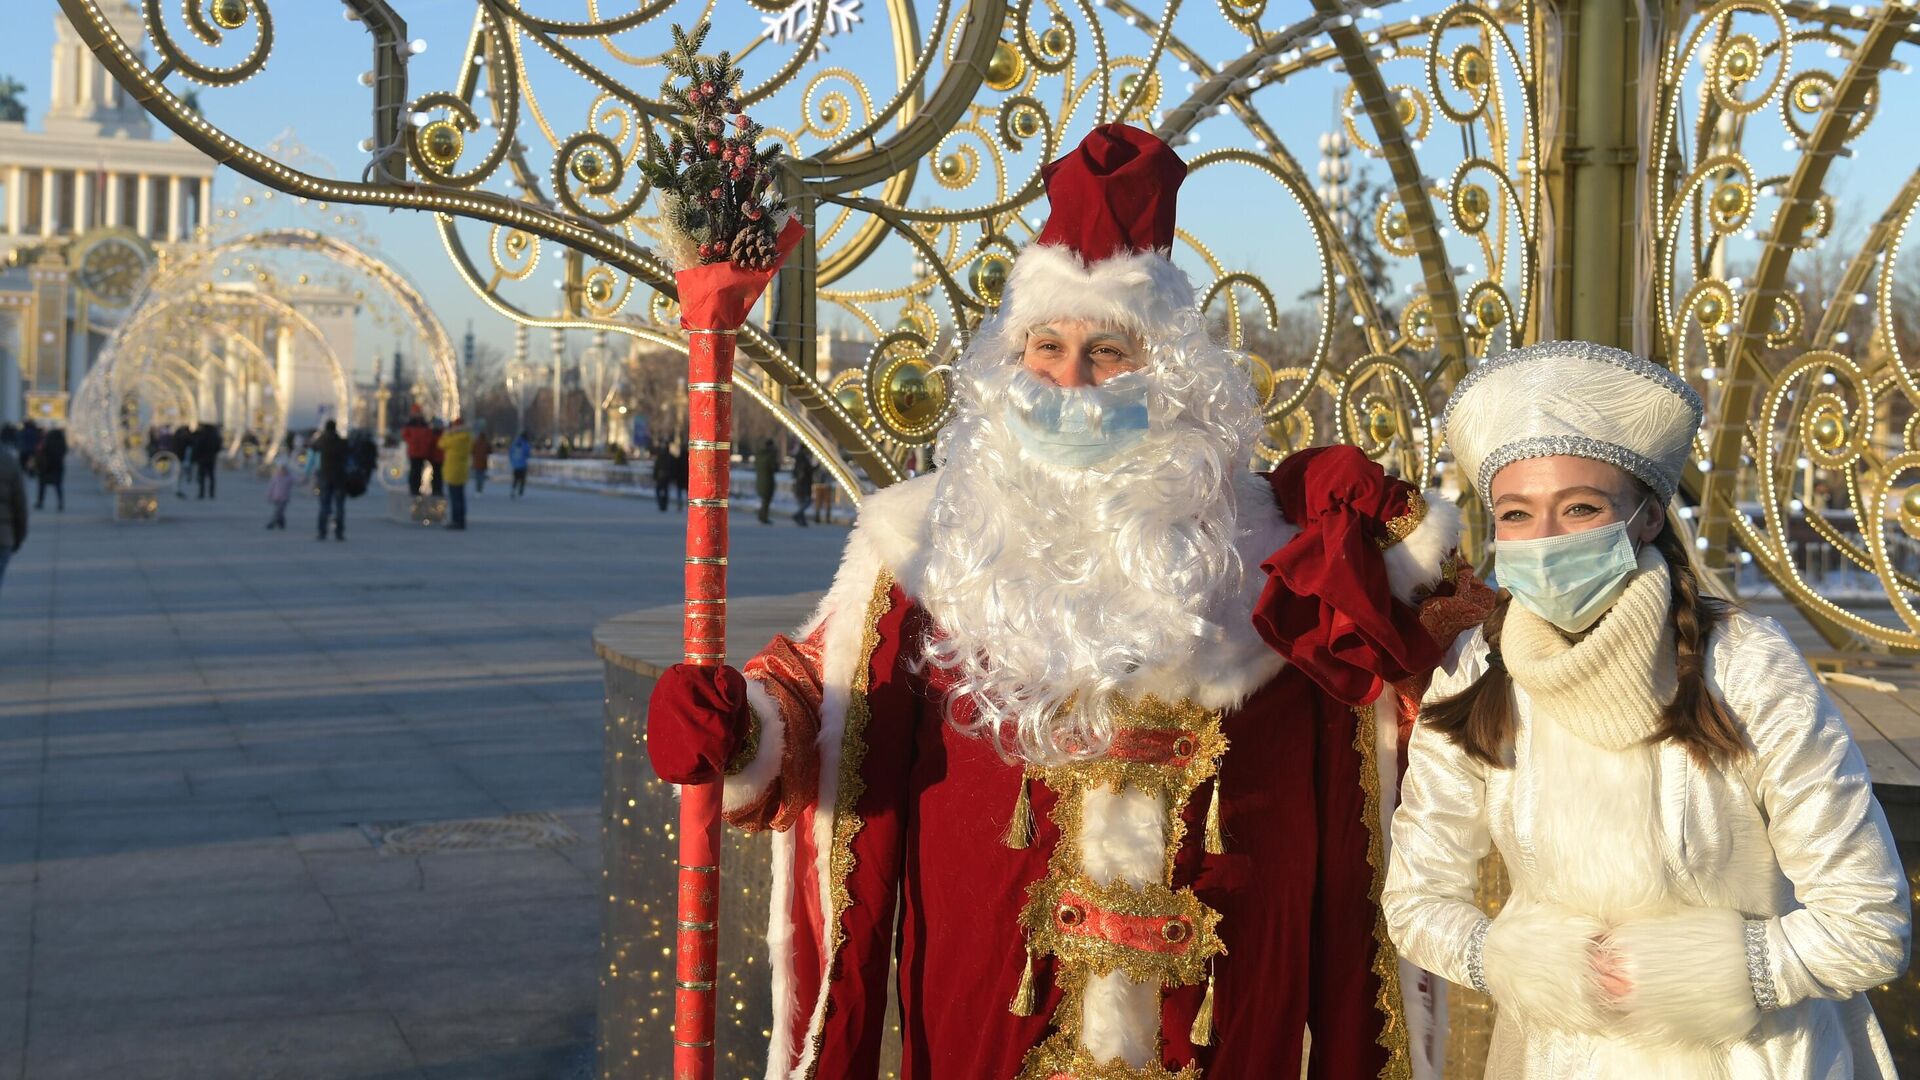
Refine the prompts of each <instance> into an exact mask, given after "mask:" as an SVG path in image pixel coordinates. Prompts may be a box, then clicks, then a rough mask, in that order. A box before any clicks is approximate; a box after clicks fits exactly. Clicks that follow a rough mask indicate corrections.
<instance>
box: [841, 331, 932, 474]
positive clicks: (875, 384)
mask: <svg viewBox="0 0 1920 1080" xmlns="http://www.w3.org/2000/svg"><path fill="white" fill-rule="evenodd" d="M926 350H927V341H926V339H925V338H922V337H921V336H920V335H918V334H912V333H903V332H899V331H896V332H894V333H891V334H888V335H887V336H886V337H884V338H881V339H880V341H879V342H878V343H877V344H875V345H874V347H873V353H872V358H871V359H869V360H868V361H867V363H866V364H865V365H864V371H865V375H866V378H865V381H864V383H863V385H862V387H861V390H862V393H863V396H864V397H865V398H866V403H867V408H868V410H869V412H870V415H871V417H872V420H873V422H874V423H875V424H877V425H879V427H880V430H881V432H882V433H883V434H885V435H886V436H887V437H888V438H889V439H892V440H893V441H894V442H896V443H898V444H900V445H902V446H925V445H927V444H929V443H931V442H932V441H933V439H934V436H935V435H936V434H938V433H939V431H940V427H941V425H943V424H945V423H946V420H947V414H948V412H949V411H950V410H951V408H952V404H953V402H952V395H951V394H949V393H948V392H947V381H946V380H947V376H946V375H945V374H944V373H943V372H939V371H935V370H934V365H933V364H932V363H931V362H930V361H928V359H927V352H926Z"/></svg>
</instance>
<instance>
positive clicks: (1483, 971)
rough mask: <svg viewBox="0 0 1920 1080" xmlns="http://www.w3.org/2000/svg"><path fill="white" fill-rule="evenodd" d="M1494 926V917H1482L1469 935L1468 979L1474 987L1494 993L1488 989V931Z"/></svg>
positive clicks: (1484, 991) (1482, 991) (1484, 992)
mask: <svg viewBox="0 0 1920 1080" xmlns="http://www.w3.org/2000/svg"><path fill="white" fill-rule="evenodd" d="M1492 928H1493V920H1492V919H1481V920H1480V921H1479V922H1477V923H1474V924H1473V933H1472V934H1470V935H1468V936H1467V979H1468V980H1469V981H1471V982H1472V983H1473V988H1474V989H1475V990H1478V991H1480V992H1481V993H1483V994H1492V993H1493V991H1491V990H1489V989H1487V966H1486V954H1487V931H1488V930H1491V929H1492Z"/></svg>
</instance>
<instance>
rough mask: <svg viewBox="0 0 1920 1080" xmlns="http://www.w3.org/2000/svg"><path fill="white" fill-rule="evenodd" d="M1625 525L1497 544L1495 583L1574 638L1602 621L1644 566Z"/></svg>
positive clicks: (1630, 517)
mask: <svg viewBox="0 0 1920 1080" xmlns="http://www.w3.org/2000/svg"><path fill="white" fill-rule="evenodd" d="M1645 505H1646V502H1645V500H1642V501H1641V504H1640V506H1639V507H1635V508H1634V511H1633V513H1631V514H1628V515H1627V518H1626V520H1625V521H1616V522H1614V523H1613V524H1611V525H1603V526H1601V527H1600V528H1597V529H1587V530H1585V531H1583V532H1570V533H1561V534H1560V535H1559V536H1543V537H1541V538H1539V539H1538V540H1496V541H1494V544H1493V554H1494V570H1495V578H1496V580H1497V581H1498V582H1499V584H1500V587H1501V588H1503V589H1505V590H1507V591H1508V592H1510V593H1512V594H1513V599H1514V602H1515V603H1517V604H1519V605H1520V606H1521V607H1524V608H1526V609H1527V610H1528V611H1531V612H1533V613H1534V614H1535V615H1538V616H1540V617H1541V618H1543V619H1545V620H1547V621H1548V622H1550V623H1552V624H1553V625H1555V626H1557V627H1559V628H1560V629H1562V630H1565V631H1566V632H1567V633H1569V634H1578V633H1581V632H1583V631H1585V630H1587V629H1588V628H1590V627H1592V626H1593V624H1594V623H1596V622H1599V621H1600V616H1602V615H1604V614H1606V611H1607V609H1608V608H1609V607H1612V606H1613V602H1614V601H1615V600H1617V599H1619V598H1620V594H1621V593H1622V592H1624V591H1625V590H1626V585H1627V575H1628V574H1631V573H1633V571H1634V570H1635V568H1637V567H1638V566H1639V558H1638V556H1637V555H1635V553H1634V550H1633V541H1632V540H1631V539H1629V538H1628V537H1627V522H1630V521H1632V520H1633V519H1634V518H1636V517H1638V516H1639V514H1640V508H1641V507H1644V506H1645Z"/></svg>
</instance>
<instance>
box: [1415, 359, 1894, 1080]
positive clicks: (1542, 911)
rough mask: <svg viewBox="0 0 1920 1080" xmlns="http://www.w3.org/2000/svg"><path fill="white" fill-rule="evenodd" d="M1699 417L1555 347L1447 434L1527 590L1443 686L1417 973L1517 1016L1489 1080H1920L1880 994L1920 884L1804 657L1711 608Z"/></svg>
mask: <svg viewBox="0 0 1920 1080" xmlns="http://www.w3.org/2000/svg"><path fill="white" fill-rule="evenodd" d="M1701 412H1702V408H1701V402H1700V398H1699V395H1697V394H1696V393H1695V392H1694V391H1693V390H1692V388H1690V387H1689V386H1687V384H1686V383H1685V382H1684V381H1682V380H1681V379H1679V378H1678V377H1677V376H1675V375H1674V374H1673V373H1672V372H1669V371H1667V370H1666V369H1664V368H1661V367H1658V366H1656V365H1654V364H1650V363H1648V362H1646V361H1644V360H1641V359H1639V358H1637V357H1634V356H1632V355H1630V354H1628V353H1624V352H1621V351H1619V350H1617V349H1611V348H1606V347H1603V346H1599V345H1592V344H1586V343H1581V342H1550V343H1545V344H1540V345H1535V346H1532V347H1529V348H1526V349H1521V350H1518V351H1516V352H1511V353H1507V354H1505V355H1503V356H1500V357H1496V358H1493V359H1489V360H1487V361H1486V362H1485V363H1483V364H1482V365H1481V366H1480V367H1479V368H1478V369H1477V370H1476V371H1475V372H1474V373H1473V374H1471V375H1470V376H1469V377H1468V378H1467V379H1466V380H1465V381H1463V382H1462V383H1461V385H1460V387H1459V388H1458V390H1457V391H1456V392H1455V393H1454V396H1453V400H1452V402H1451V403H1450V404H1449V405H1448V408H1447V412H1446V415H1445V417H1444V418H1443V420H1442V423H1443V425H1444V426H1445V429H1446V432H1447V437H1448V440H1449V441H1450V442H1451V444H1452V446H1453V450H1454V454H1455V456H1456V458H1457V460H1458V461H1459V463H1460V466H1461V469H1462V472H1463V474H1464V475H1465V476H1466V477H1468V478H1469V479H1470V480H1471V481H1472V482H1473V483H1474V486H1475V488H1476V490H1477V491H1478V492H1479V494H1480V496H1481V497H1482V498H1484V499H1486V500H1487V504H1488V506H1489V508H1490V510H1491V512H1492V517H1493V521H1494V537H1495V542H1494V560H1495V568H1496V577H1497V579H1498V581H1499V583H1500V585H1501V586H1503V587H1504V591H1503V592H1502V594H1501V597H1500V601H1499V604H1498V606H1497V607H1496V608H1495V609H1494V612H1493V614H1492V616H1491V617H1490V618H1489V619H1488V620H1487V622H1486V624H1485V625H1484V626H1483V627H1481V628H1479V629H1477V630H1472V631H1468V632H1467V633H1466V634H1464V635H1462V639H1461V641H1460V642H1459V644H1458V645H1457V651H1456V656H1455V657H1454V658H1453V659H1452V660H1451V662H1450V664H1448V665H1445V666H1443V668H1442V671H1441V673H1440V674H1438V675H1436V676H1435V679H1434V682H1433V684H1432V686H1431V687H1430V688H1429V690H1428V693H1427V696H1426V699H1425V704H1424V707H1423V710H1422V713H1421V718H1420V722H1419V723H1418V724H1417V725H1416V727H1415V731H1414V734H1413V737H1412V740H1411V744H1410V749H1409V755H1408V756H1409V764H1408V772H1407V776H1406V779H1405V783H1404V785H1403V788H1402V792H1401V796H1402V797H1401V802H1400V806H1399V809H1398V811H1397V812H1396V814H1395V817H1394V822H1393V848H1392V858H1391V865H1390V868H1389V871H1388V875H1387V883H1386V890H1385V893H1384V896H1383V905H1384V907H1385V910H1386V917H1387V921H1388V926H1389V929H1390V931H1391V933H1392V935H1393V940H1394V941H1395V942H1396V943H1397V944H1398V945H1399V947H1400V949H1401V951H1402V954H1403V956H1404V957H1405V958H1406V959H1408V960H1410V961H1412V962H1413V963H1416V964H1419V965H1420V966H1422V967H1424V968H1426V969H1428V970H1430V971H1434V972H1437V973H1439V974H1441V975H1444V976H1445V977H1446V978H1448V979H1451V980H1453V981H1455V982H1457V983H1465V984H1471V985H1473V986H1474V987H1476V988H1478V989H1480V990H1481V991H1483V992H1485V993H1488V994H1490V995H1491V996H1492V998H1493V1001H1494V1004H1495V1007H1496V1009H1497V1017H1496V1021H1495V1025H1494V1032H1493V1041H1492V1046H1491V1048H1490V1050H1489V1053H1488V1064H1487V1073H1486V1075H1487V1076H1489V1077H1502V1078H1505V1077H1526V1078H1536V1077H1554V1078H1561V1077H1566V1078H1576V1077H1577V1078H1594V1080H1601V1078H1607V1080H1612V1078H1621V1077H1634V1078H1646V1077H1676V1078H1677V1077H1686V1078H1688V1080H1701V1078H1713V1077H1740V1078H1748V1077H1754V1078H1758V1077H1782V1078H1784V1077H1822V1078H1838V1077H1851V1076H1862V1077H1892V1076H1894V1075H1896V1074H1895V1072H1894V1067H1893V1064H1892V1061H1891V1060H1890V1058H1889V1056H1888V1053H1887V1045H1886V1041H1885V1039H1884V1037H1883V1036H1882V1035H1881V1032H1880V1026H1879V1024H1878V1022H1877V1021H1876V1020H1875V1019H1874V1015H1873V1010H1872V1008H1871V1007H1870V1006H1869V1005H1868V1003H1867V999H1866V996H1865V993H1864V991H1866V989H1867V988H1868V987H1871V986H1876V985H1879V984H1881V983H1884V982H1887V981H1888V980H1891V979H1894V978H1896V977H1897V976H1899V974H1900V973H1901V971H1902V970H1904V969H1905V967H1906V963H1907V947H1908V935H1909V932H1910V926H1909V921H1910V905H1909V900H1908V896H1907V886H1906V879H1905V877H1904V875H1903V874H1902V872H1901V867H1900V862H1899V859H1898V857H1897V856H1896V854H1895V850H1894V843H1893V837H1892V835H1891V833H1889V831H1888V829H1887V821H1886V817H1885V815H1884V814H1883V813H1882V812H1881V809H1880V805H1879V803H1878V802H1876V801H1875V799H1874V796H1873V784H1872V780H1871V778H1870V777H1869V776H1868V774H1867V766H1866V763H1865V761H1864V760H1863V759H1862V758H1861V755H1860V751H1859V749H1858V748H1857V747H1856V746H1855V745H1854V743H1853V739H1852V737H1851V736H1850V735H1849V734H1848V731H1847V726H1846V723H1845V722H1844V721H1843V720H1842V719H1841V717H1840V714H1839V712H1838V711H1837V709H1836V708H1835V706H1834V704H1833V702H1832V700H1831V699H1829V698H1828V697H1827V695H1826V693H1825V692H1824V691H1823V690H1822V689H1821V687H1820V684H1819V683H1818V682H1817V681H1816V680H1815V678H1814V676H1813V674H1812V672H1811V671H1809V670H1808V668H1807V664H1806V662H1805V660H1804V659H1803V658H1802V657H1801V655H1800V653H1799V650H1798V649H1796V648H1795V647H1794V645H1793V643H1792V641H1791V640H1789V638H1788V637H1787V635H1786V633H1785V632H1784V631H1782V630H1781V628H1780V627H1779V626H1778V625H1777V624H1775V623H1774V622H1772V621H1771V620H1768V619H1762V618H1758V617H1755V616H1753V615H1749V614H1747V613H1746V612H1744V611H1741V610H1739V609H1738V608H1734V607H1731V606H1729V605H1727V604H1724V603H1722V602H1720V601H1717V600H1713V599H1710V598H1708V597H1705V596H1703V595H1702V594H1701V592H1700V588H1699V584H1698V582H1697V580H1696V578H1695V573H1694V570H1693V569H1692V567H1691V565H1690V563H1689V561H1688V555H1687V548H1686V545H1685V543H1684V542H1683V541H1682V540H1681V538H1680V537H1679V535H1678V534H1677V533H1676V532H1675V531H1674V528H1673V526H1672V524H1671V523H1670V522H1669V521H1668V519H1667V516H1666V514H1665V509H1666V507H1667V505H1668V504H1669V502H1671V501H1672V499H1673V496H1674V491H1675V489H1676V487H1677V486H1678V481H1679V477H1680V472H1681V469H1682V468H1683V467H1685V465H1686V464H1687V463H1688V460H1689V458H1690V453H1689V451H1690V448H1691V444H1692V441H1693V437H1694V433H1695V432H1696V431H1697V430H1698V428H1699V426H1700V418H1701ZM1489 846H1491V847H1495V848H1498V849H1499V851H1500V855H1501V857H1502V859H1503V860H1505V862H1506V865H1507V868H1508V871H1509V873H1510V874H1511V877H1512V881H1513V894H1512V896H1511V898H1510V899H1509V900H1508V902H1507V903H1506V905H1505V906H1504V907H1503V908H1502V909H1501V911H1500V913H1499V915H1498V916H1497V917H1496V918H1492V919H1489V918H1487V917H1486V916H1485V915H1484V914H1483V913H1482V912H1481V910H1480V909H1479V907H1477V906H1476V905H1475V903H1474V901H1473V895H1474V884H1475V880H1476V871H1477V867H1478V864H1479V862H1480V860H1481V858H1482V857H1483V856H1484V855H1486V853H1487V850H1488V848H1489Z"/></svg>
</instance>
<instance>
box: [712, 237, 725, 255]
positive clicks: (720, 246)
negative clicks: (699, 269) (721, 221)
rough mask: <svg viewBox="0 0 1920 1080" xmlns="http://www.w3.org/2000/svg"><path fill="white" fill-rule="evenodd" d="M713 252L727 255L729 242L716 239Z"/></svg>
mask: <svg viewBox="0 0 1920 1080" xmlns="http://www.w3.org/2000/svg"><path fill="white" fill-rule="evenodd" d="M713 253H714V254H715V255H725V254H726V253H727V242H726V241H725V240H715V241H714V242H713Z"/></svg>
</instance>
